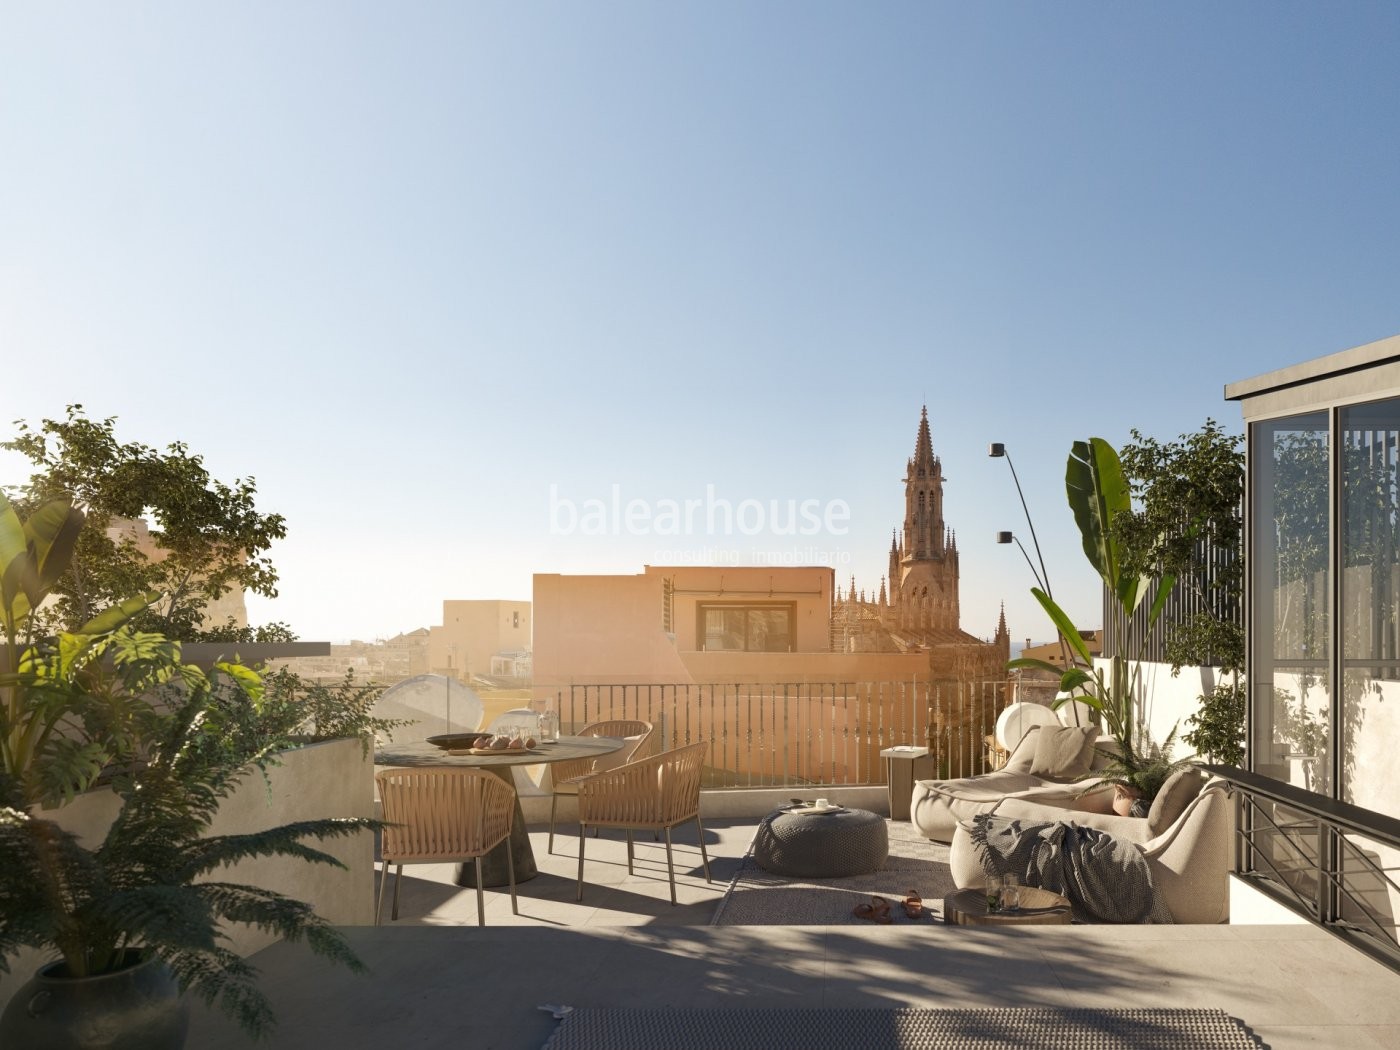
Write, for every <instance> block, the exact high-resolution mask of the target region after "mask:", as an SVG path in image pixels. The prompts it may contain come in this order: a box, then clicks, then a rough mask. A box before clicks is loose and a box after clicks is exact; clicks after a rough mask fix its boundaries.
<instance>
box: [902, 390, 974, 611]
mask: <svg viewBox="0 0 1400 1050" xmlns="http://www.w3.org/2000/svg"><path fill="white" fill-rule="evenodd" d="M903 539H904V542H903V544H901V545H900V546H899V548H898V549H897V550H896V549H894V548H893V547H892V549H891V551H890V561H891V566H890V568H891V578H890V584H891V586H890V589H891V601H892V604H895V605H896V607H897V609H898V612H897V614H896V615H897V618H898V621H899V623H900V625H901V626H903V627H906V628H914V629H925V630H928V629H932V630H949V629H951V630H957V629H958V619H959V609H958V604H959V603H958V549H957V543H956V541H955V540H954V538H953V535H952V533H951V532H950V531H949V529H948V527H947V526H946V525H945V524H944V521H943V463H942V461H940V460H939V458H938V457H937V456H935V455H934V454H933V438H932V437H931V436H930V434H929V425H928V406H927V405H925V406H924V409H923V412H922V414H921V415H920V418H919V433H918V436H917V437H916V438H915V441H914V455H913V458H911V459H910V460H909V464H908V468H907V470H906V472H905V475H904V536H903ZM896 557H897V558H898V570H897V572H896V566H895V564H894V563H895V560H896Z"/></svg>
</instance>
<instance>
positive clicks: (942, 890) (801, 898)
mask: <svg viewBox="0 0 1400 1050" xmlns="http://www.w3.org/2000/svg"><path fill="white" fill-rule="evenodd" d="M885 823H886V825H887V826H888V829H889V838H890V856H889V859H888V860H887V861H885V866H884V867H883V868H881V869H880V870H879V871H875V872H871V873H870V874H869V875H851V876H848V877H845V878H840V879H804V878H797V877H794V876H791V875H774V874H772V873H771V872H767V871H764V870H763V869H762V868H760V867H759V866H758V865H757V864H755V863H754V859H753V847H752V846H750V847H749V852H748V854H747V855H745V857H744V859H743V861H742V862H740V864H739V870H738V871H737V872H736V873H735V875H734V879H733V881H731V882H730V884H729V890H728V892H726V893H725V895H724V897H723V898H721V900H720V902H719V906H718V907H717V908H716V909H715V914H714V917H713V918H712V919H711V920H710V925H711V926H844V925H850V926H870V925H873V924H872V923H871V922H870V920H868V919H858V918H856V917H855V916H854V915H853V914H852V910H853V909H854V908H855V906H856V905H857V904H863V903H868V902H869V901H870V898H871V897H872V896H880V897H884V898H885V899H886V900H887V901H889V902H890V918H891V919H892V920H893V921H894V923H895V924H900V923H903V924H910V923H915V922H918V923H930V922H942V921H943V898H944V897H946V896H948V895H949V894H950V893H953V892H954V891H955V890H956V889H957V887H956V886H955V885H953V877H952V874H951V873H950V872H949V870H948V847H947V846H944V845H941V844H939V843H936V842H930V841H929V840H928V839H926V838H924V837H923V836H922V835H920V834H919V833H918V831H916V830H915V829H914V826H913V825H912V824H910V823H909V822H908V821H904V820H887V821H886V822H885ZM911 889H913V890H917V891H918V893H919V895H920V896H921V897H923V899H924V914H923V917H922V918H921V919H917V920H916V919H911V918H909V917H908V916H907V915H905V914H904V909H903V908H901V907H900V906H899V904H900V901H902V900H903V899H904V896H905V894H906V893H907V892H908V891H909V890H911Z"/></svg>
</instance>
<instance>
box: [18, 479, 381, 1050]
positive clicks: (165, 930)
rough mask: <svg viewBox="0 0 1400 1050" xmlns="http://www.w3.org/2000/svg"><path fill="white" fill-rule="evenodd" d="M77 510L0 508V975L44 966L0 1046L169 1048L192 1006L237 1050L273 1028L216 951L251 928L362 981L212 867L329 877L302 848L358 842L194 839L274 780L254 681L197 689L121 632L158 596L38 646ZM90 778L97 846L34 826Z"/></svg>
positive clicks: (54, 827) (165, 652) (193, 672)
mask: <svg viewBox="0 0 1400 1050" xmlns="http://www.w3.org/2000/svg"><path fill="white" fill-rule="evenodd" d="M82 522H83V516H82V514H81V512H79V511H78V510H76V509H74V508H73V507H71V506H70V505H69V504H68V503H67V502H66V501H62V500H58V501H53V502H51V503H48V504H45V505H44V506H42V507H40V508H39V509H38V510H36V511H35V512H34V513H33V514H32V515H31V516H30V517H29V519H28V520H27V521H24V522H21V521H20V520H19V517H18V515H17V514H16V513H15V511H14V508H13V507H12V506H11V505H10V504H9V502H8V501H7V500H5V499H4V497H3V496H0V620H3V628H4V635H5V638H4V643H5V644H4V650H3V652H0V699H3V703H0V913H3V916H4V920H5V921H4V924H3V927H0V969H3V970H6V971H7V970H8V959H7V956H9V955H10V954H12V953H13V952H14V951H15V950H16V949H19V948H23V947H31V948H40V949H52V950H54V951H55V952H56V953H57V954H58V956H59V957H60V959H59V961H57V962H55V963H52V964H50V965H48V966H45V967H44V968H43V969H41V970H40V971H39V973H38V974H37V975H35V977H34V979H33V980H32V981H31V983H30V984H29V985H27V986H25V988H22V989H21V990H19V991H18V992H17V993H16V994H15V996H14V998H13V999H12V1000H11V1003H10V1005H9V1007H8V1008H7V1009H6V1011H5V1013H4V1015H3V1018H0V1045H4V1046H16V1047H20V1046H25V1047H29V1046H44V1047H65V1048H69V1047H71V1048H74V1050H86V1048H88V1047H93V1046H101V1047H103V1048H115V1047H125V1046H131V1047H140V1048H142V1050H161V1048H172V1050H173V1048H178V1047H181V1046H182V1045H183V1043H184V1038H185V1028H186V1024H187V1016H188V1014H187V1010H188V1008H187V1005H186V1003H185V1001H184V999H183V998H182V996H183V993H186V992H189V993H193V994H196V995H198V996H200V997H201V998H202V999H204V1000H205V1001H207V1002H210V1003H213V1002H217V1003H218V1004H219V1005H220V1006H221V1007H223V1008H225V1009H227V1010H228V1011H229V1012H230V1013H232V1014H233V1015H234V1016H235V1017H236V1018H237V1019H238V1020H239V1021H240V1022H241V1023H242V1024H243V1026H244V1027H245V1029H246V1030H247V1031H248V1032H249V1033H250V1034H253V1035H259V1034H262V1033H264V1032H266V1031H267V1030H268V1029H269V1028H270V1027H271V1024H272V1015H271V1011H270V1008H269V1006H268V1003H267V1000H266V998H265V997H264V996H263V995H262V993H261V992H260V991H259V990H258V988H257V986H256V971H255V970H254V969H253V967H251V966H250V965H249V964H248V963H247V962H246V961H245V960H243V959H242V958H240V957H239V956H238V955H237V954H235V953H234V952H232V951H231V950H229V949H228V948H227V947H225V946H224V945H223V944H222V941H223V940H224V937H223V934H222V933H221V924H223V923H225V922H233V923H249V924H252V925H254V926H256V927H259V928H261V929H264V930H269V931H272V932H275V933H277V934H278V935H280V936H282V937H284V938H287V939H291V940H296V939H303V938H304V939H305V940H306V941H307V943H308V944H309V945H310V946H311V947H312V948H313V949H314V950H315V951H317V952H319V953H320V954H323V955H325V956H327V957H329V958H331V959H334V960H338V961H341V962H344V963H346V964H347V965H349V966H351V967H352V968H355V969H358V968H360V963H359V961H358V960H357V959H356V958H355V956H354V955H353V953H352V952H351V951H350V950H349V948H348V946H347V945H346V944H345V942H344V941H343V939H342V938H341V937H340V936H339V935H338V934H337V933H336V932H335V931H334V930H333V929H331V928H330V927H329V926H328V925H327V924H326V923H325V922H324V921H323V920H322V919H320V918H319V917H318V916H317V915H316V914H315V913H314V911H313V910H312V909H311V908H309V907H308V906H307V905H305V904H303V903H302V902H300V901H296V900H292V899H289V898H287V897H285V896H283V895H281V894H278V893H275V892H272V891H269V890H267V889H264V888H261V887H257V886H247V885H239V884H233V883H227V882H221V881H218V879H217V873H218V872H219V870H220V869H221V868H222V867H223V866H224V865H226V864H230V863H233V862H235V861H239V860H242V859H244V858H248V857H258V856H273V855H290V856H297V857H301V858H303V859H305V860H308V861H312V862H319V863H330V864H336V865H338V864H339V861H337V860H336V859H335V858H333V857H331V856H329V855H328V854H326V853H324V852H321V851H319V850H317V849H315V848H313V847H312V846H310V845H308V844H307V841H308V840H318V839H321V838H325V837H328V836H339V835H350V834H356V833H358V832H360V831H361V830H363V829H365V828H367V827H372V826H373V823H374V822H372V821H368V820H364V819H345V820H337V819H328V820H315V821H307V822H300V823H297V824H291V825H285V826H282V827H276V828H271V829H268V830H266V831H262V832H257V833H252V834H246V835H225V836H207V835H206V832H207V831H208V828H209V826H210V822H211V821H212V819H213V817H214V815H215V814H216V812H217V811H218V808H219V804H220V802H221V800H222V799H223V798H225V797H226V796H227V795H229V794H230V792H231V791H232V790H233V789H234V787H235V786H236V785H237V783H238V781H239V780H240V779H241V778H242V777H244V776H245V775H246V774H248V773H249V772H250V771H253V770H256V769H259V768H265V767H266V766H267V765H268V764H271V763H275V761H276V759H275V751H276V749H277V747H278V745H279V744H280V743H281V740H280V738H279V735H278V734H277V733H275V732H272V733H270V732H268V731H267V727H266V726H264V725H262V724H260V722H259V719H258V718H257V712H258V711H259V709H260V705H261V703H262V699H263V687H262V682H261V680H260V678H259V676H258V675H257V674H256V673H255V672H253V671H252V670H250V669H249V668H247V667H244V666H242V665H241V664H238V663H233V662H225V663H220V664H218V665H217V666H215V667H214V668H213V669H211V670H209V671H205V670H202V669H201V668H198V667H195V666H193V665H190V664H186V663H184V662H183V661H182V660H181V658H180V645H179V643H178V642H173V641H170V640H168V639H166V638H164V637H163V636H161V635H159V634H153V633H149V632H140V631H136V630H134V629H133V628H132V627H131V626H130V625H129V621H130V619H131V617H132V616H133V615H135V614H136V613H138V612H140V611H141V610H142V609H144V608H146V607H147V606H148V605H149V604H150V602H151V601H152V600H154V597H155V596H154V595H150V594H145V595H140V596H138V597H136V598H133V599H131V600H129V601H127V602H124V603H122V604H121V605H120V606H118V607H116V608H114V609H111V610H108V611H107V612H105V613H103V614H101V615H99V616H98V617H96V618H95V619H93V620H92V621H90V622H89V623H87V624H85V625H84V626H82V627H81V628H79V629H78V630H77V631H61V632H57V633H53V634H45V635H40V636H38V637H35V636H34V635H35V633H36V631H35V618H34V616H33V612H34V610H35V609H36V608H38V606H39V604H40V603H41V602H42V601H43V600H44V598H45V597H46V596H47V594H48V593H49V592H50V590H51V589H52V588H53V585H54V582H55V580H56V579H57V578H58V576H59V575H60V574H61V573H62V572H63V571H64V569H65V568H66V567H67V565H68V563H69V561H70V559H71V556H72V551H73V548H74V545H75V543H76V539H77V535H78V532H79V531H80V529H81V527H82ZM99 778H100V779H102V780H105V782H106V786H107V787H108V788H109V789H110V790H111V791H112V793H113V795H114V796H115V799H116V801H117V803H118V808H117V815H116V817H115V819H114V820H113V821H112V823H111V825H110V827H109V828H108V829H107V830H106V832H105V834H104V835H103V836H102V837H101V841H100V842H97V843H96V844H88V843H83V842H80V841H79V840H78V839H77V838H76V837H75V836H74V835H72V834H70V833H69V832H67V831H65V830H63V828H61V827H60V826H59V825H58V823H56V822H55V821H54V820H53V819H50V818H49V817H48V816H46V813H47V812H49V811H50V810H51V809H52V808H53V807H61V806H62V805H63V804H64V803H66V802H69V801H71V800H72V799H73V798H74V797H75V796H77V795H78V794H79V793H81V792H83V791H86V790H87V789H89V788H91V787H92V786H93V785H94V784H96V783H97V782H98V781H99Z"/></svg>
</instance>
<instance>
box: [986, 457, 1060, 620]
mask: <svg viewBox="0 0 1400 1050" xmlns="http://www.w3.org/2000/svg"><path fill="white" fill-rule="evenodd" d="M987 455H989V456H991V457H992V458H993V459H1004V460H1006V465H1007V466H1008V467H1010V468H1011V480H1012V481H1014V482H1015V483H1016V495H1018V496H1020V497H1021V509H1022V510H1023V511H1025V514H1026V524H1027V525H1029V526H1030V530H1031V543H1033V544H1034V545H1035V557H1036V560H1037V561H1038V562H1040V572H1036V571H1035V566H1034V565H1031V556H1030V555H1029V554H1026V548H1025V547H1022V546H1021V541H1020V540H1016V546H1018V547H1021V553H1022V554H1025V555H1026V564H1027V565H1030V566H1031V575H1033V576H1034V577H1035V580H1036V582H1037V583H1038V584H1040V586H1041V588H1042V589H1043V590H1044V591H1045V593H1046V595H1047V596H1049V597H1051V598H1053V597H1055V595H1054V593H1053V592H1052V591H1051V590H1050V574H1049V573H1048V572H1046V571H1045V558H1044V556H1042V555H1041V553H1040V540H1039V539H1037V538H1036V535H1035V522H1033V521H1031V510H1030V508H1029V507H1027V506H1026V494H1025V493H1024V492H1022V491H1021V479H1020V478H1018V477H1017V476H1016V464H1014V463H1012V462H1011V453H1010V452H1007V451H1006V446H1005V445H1003V444H1002V443H1001V442H1000V441H993V442H992V443H991V444H990V445H989V446H988V447H987ZM1013 539H1016V538H1015V537H1014V536H1012V535H1011V533H1009V532H999V533H997V542H998V543H1010V542H1011V541H1012V540H1013Z"/></svg>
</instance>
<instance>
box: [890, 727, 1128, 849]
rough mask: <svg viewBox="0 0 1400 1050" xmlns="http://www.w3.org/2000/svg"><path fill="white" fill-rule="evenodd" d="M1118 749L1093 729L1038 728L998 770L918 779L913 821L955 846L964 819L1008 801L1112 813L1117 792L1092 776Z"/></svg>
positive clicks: (912, 802)
mask: <svg viewBox="0 0 1400 1050" xmlns="http://www.w3.org/2000/svg"><path fill="white" fill-rule="evenodd" d="M1115 750H1116V745H1115V744H1114V743H1113V741H1112V739H1111V738H1109V737H1107V736H1102V735H1100V734H1099V732H1098V730H1097V729H1095V728H1094V727H1092V726H1089V727H1080V726H1032V727H1031V728H1030V729H1029V730H1028V731H1027V732H1026V734H1025V735H1024V736H1023V737H1021V739H1020V741H1019V742H1018V743H1017V744H1016V747H1015V748H1014V749H1013V750H1012V752H1011V755H1010V757H1008V758H1007V760H1006V765H1005V766H1003V767H1002V768H1001V769H998V770H996V771H995V772H992V773H983V774H981V775H980V776H975V777H962V778H960V779H957V780H919V781H916V782H915V784H914V792H913V796H912V797H911V799H910V809H909V819H910V820H911V821H912V822H913V824H914V827H916V828H917V829H918V830H919V832H920V834H922V835H923V836H924V837H925V838H928V839H933V840H934V841H936V842H951V841H952V840H953V833H954V832H955V831H956V830H957V827H958V821H960V820H970V819H972V817H973V816H974V815H976V814H978V813H987V812H990V811H991V810H992V809H994V808H995V807H996V806H997V805H998V804H999V803H1000V802H1001V801H1002V800H1003V799H1006V798H1016V799H1024V800H1026V801H1031V802H1038V803H1043V804H1046V805H1050V806H1055V807H1058V808H1059V809H1061V810H1068V811H1071V812H1073V813H1101V814H1111V813H1112V812H1113V788H1112V787H1111V786H1110V785H1107V784H1104V785H1098V786H1096V785H1095V782H1094V780H1093V777H1092V776H1091V774H1092V773H1093V772H1094V771H1095V770H1099V769H1103V768H1104V767H1105V766H1106V765H1108V763H1109V761H1110V756H1111V754H1112V753H1113V752H1114V751H1115ZM1062 815H1063V814H1062ZM1057 819H1058V818H1057Z"/></svg>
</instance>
